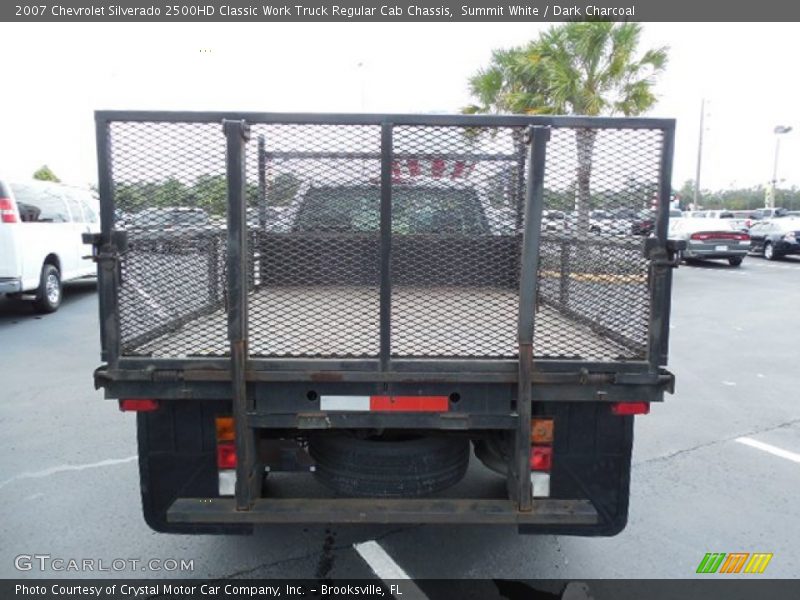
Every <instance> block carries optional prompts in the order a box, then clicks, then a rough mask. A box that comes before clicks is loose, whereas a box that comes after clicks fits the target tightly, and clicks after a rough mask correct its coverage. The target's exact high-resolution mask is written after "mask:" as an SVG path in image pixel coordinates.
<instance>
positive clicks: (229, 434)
mask: <svg viewBox="0 0 800 600" xmlns="http://www.w3.org/2000/svg"><path fill="white" fill-rule="evenodd" d="M235 439H236V430H235V429H234V427H233V417H217V441H218V442H232V441H233V440H235Z"/></svg>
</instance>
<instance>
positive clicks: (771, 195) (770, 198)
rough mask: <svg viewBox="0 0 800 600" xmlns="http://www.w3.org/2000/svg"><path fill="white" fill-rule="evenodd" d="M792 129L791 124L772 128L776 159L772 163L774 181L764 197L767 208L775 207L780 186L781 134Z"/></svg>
mask: <svg viewBox="0 0 800 600" xmlns="http://www.w3.org/2000/svg"><path fill="white" fill-rule="evenodd" d="M791 130H792V128H791V127H790V126H786V125H778V126H776V127H775V129H773V130H772V133H774V134H775V160H774V161H773V163H772V181H771V182H770V186H769V187H768V188H767V193H766V198H764V206H765V207H767V208H775V190H776V189H777V186H778V153H779V152H780V149H781V135H782V134H784V133H789V132H790V131H791Z"/></svg>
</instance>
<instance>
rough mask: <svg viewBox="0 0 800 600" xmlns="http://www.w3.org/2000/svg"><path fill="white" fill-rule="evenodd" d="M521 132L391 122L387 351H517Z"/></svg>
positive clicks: (417, 354)
mask: <svg viewBox="0 0 800 600" xmlns="http://www.w3.org/2000/svg"><path fill="white" fill-rule="evenodd" d="M522 137H523V131H522V130H521V129H511V128H497V129H495V128H492V129H489V128H467V127H432V126H401V127H396V128H395V130H394V153H395V161H394V164H393V180H394V188H393V207H392V231H393V240H392V311H391V314H392V324H391V325H392V326H391V340H392V355H393V356H397V357H427V356H435V357H503V356H513V355H514V353H515V352H516V338H517V336H516V319H517V310H518V309H517V296H518V287H519V275H518V273H519V240H518V238H517V236H516V233H517V231H518V229H519V226H520V225H521V220H520V219H519V218H518V214H519V211H518V207H520V206H521V202H522V194H521V190H522V189H524V186H523V185H522V183H523V177H524V167H525V149H526V147H525V145H524V143H523V142H522Z"/></svg>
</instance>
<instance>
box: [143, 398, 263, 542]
mask: <svg viewBox="0 0 800 600" xmlns="http://www.w3.org/2000/svg"><path fill="white" fill-rule="evenodd" d="M224 414H228V415H229V414H231V405H230V402H225V401H198V400H192V401H180V400H178V401H169V402H162V403H161V407H160V408H159V409H158V410H156V411H153V412H140V413H139V414H138V418H137V429H138V441H139V477H140V485H141V492H142V510H143V512H144V520H145V521H146V522H147V524H148V525H149V526H150V527H151V528H152V529H153V530H155V531H158V532H161V533H183V534H196V533H200V534H230V535H247V534H250V533H252V532H253V527H252V525H238V524H234V525H231V524H219V525H217V524H205V523H204V524H195V523H169V522H168V521H167V509H168V508H169V507H170V505H171V504H172V503H173V502H174V501H175V499H176V498H179V497H181V498H209V497H216V496H218V493H217V492H218V476H217V463H216V431H215V424H214V417H215V416H216V415H224Z"/></svg>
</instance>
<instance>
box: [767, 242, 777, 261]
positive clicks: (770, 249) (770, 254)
mask: <svg viewBox="0 0 800 600" xmlns="http://www.w3.org/2000/svg"><path fill="white" fill-rule="evenodd" d="M764 258H766V259H767V260H778V258H779V257H778V254H777V253H776V252H775V247H774V246H773V245H772V244H771V243H770V242H767V243H766V244H764Z"/></svg>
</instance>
